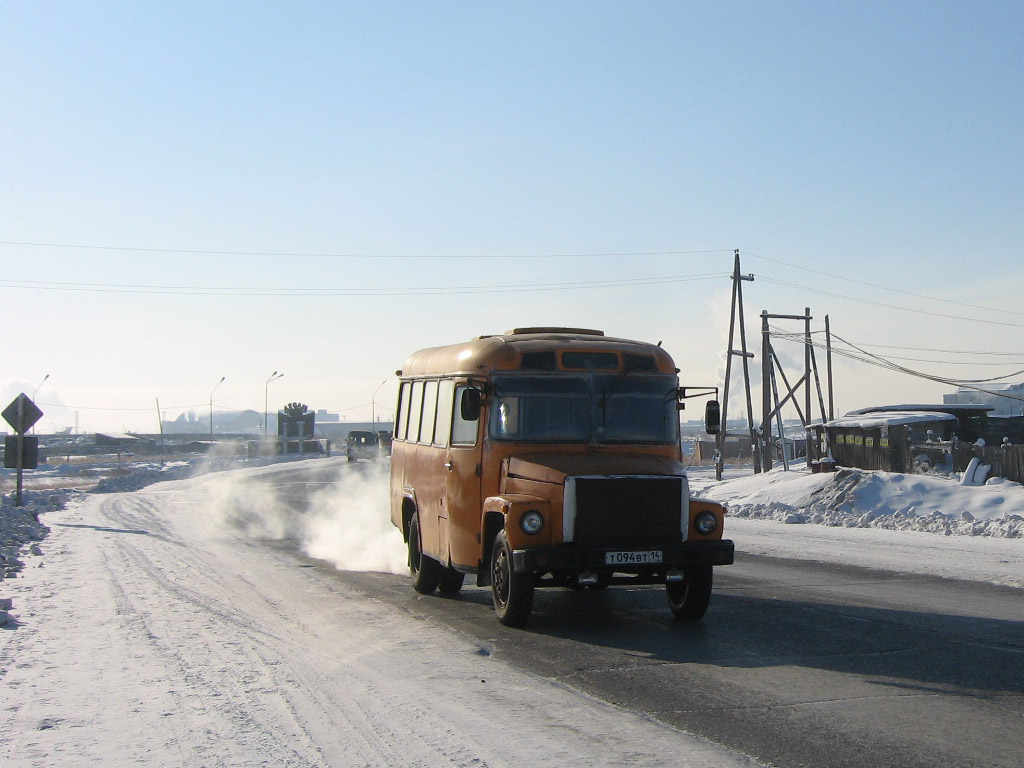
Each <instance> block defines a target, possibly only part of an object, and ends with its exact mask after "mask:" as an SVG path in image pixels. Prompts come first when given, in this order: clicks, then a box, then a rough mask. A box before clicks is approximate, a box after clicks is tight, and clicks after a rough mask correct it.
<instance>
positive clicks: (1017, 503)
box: [690, 467, 1024, 538]
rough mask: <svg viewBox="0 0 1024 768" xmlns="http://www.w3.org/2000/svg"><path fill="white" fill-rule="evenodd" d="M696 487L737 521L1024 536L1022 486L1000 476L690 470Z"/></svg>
mask: <svg viewBox="0 0 1024 768" xmlns="http://www.w3.org/2000/svg"><path fill="white" fill-rule="evenodd" d="M690 484H691V487H692V488H693V489H694V491H695V492H696V493H698V494H699V495H700V496H703V497H704V498H708V499H712V500H714V501H718V502H720V503H722V504H724V505H725V507H726V509H727V510H728V514H729V515H730V516H732V517H736V518H747V519H760V520H775V521H777V522H781V523H789V524H804V523H813V524H819V525H827V526H842V527H846V528H883V529H887V530H896V531H922V532H929V533H940V534H944V535H962V536H998V537H1006V538H1021V537H1024V486H1021V485H1020V484H1019V483H1012V482H1009V481H1007V480H1003V479H1002V478H992V479H990V480H989V481H988V482H987V483H985V484H984V485H980V486H969V485H961V484H960V483H959V482H958V480H957V478H955V477H946V476H940V475H905V474H898V473H892V472H881V471H868V470H859V469H845V468H844V469H840V470H839V471H837V472H825V473H821V474H815V473H811V472H809V471H808V470H807V469H806V468H794V469H790V470H788V471H787V470H785V469H784V468H781V467H780V468H777V469H773V470H772V471H770V472H767V473H762V474H759V475H755V474H751V475H749V476H746V477H739V478H735V479H731V480H723V481H722V482H715V481H714V480H713V479H712V478H711V477H709V476H707V474H706V473H703V472H701V471H699V470H698V471H694V472H691V477H690Z"/></svg>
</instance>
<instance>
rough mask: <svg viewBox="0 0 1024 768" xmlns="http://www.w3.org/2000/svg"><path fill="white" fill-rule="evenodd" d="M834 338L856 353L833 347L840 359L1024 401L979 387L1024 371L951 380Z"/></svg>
mask: <svg viewBox="0 0 1024 768" xmlns="http://www.w3.org/2000/svg"><path fill="white" fill-rule="evenodd" d="M777 335H778V337H779V338H781V339H783V340H785V341H791V342H793V343H796V344H800V345H801V346H803V345H805V344H807V340H806V338H805V337H804V336H803V335H797V334H793V333H786V332H781V331H780V332H778V334H777ZM832 338H833V339H837V340H839V341H841V342H842V343H844V344H847V345H849V346H850V347H851V348H852V349H853V350H855V351H851V350H848V349H842V348H837V347H835V346H833V347H832V354H833V355H839V356H840V357H846V358H849V359H851V360H856V361H858V362H862V363H866V364H868V365H874V366H876V367H879V368H885V369H887V370H890V371H893V372H895V373H902V374H905V375H907V376H913V377H916V378H920V379H925V380H927V381H932V382H935V383H937V384H945V385H946V386H950V387H958V388H960V389H971V390H974V391H976V392H981V393H983V394H987V395H992V396H994V397H1004V398H1007V399H1009V400H1019V401H1024V397H1022V396H1018V395H1011V394H1008V393H1006V392H1000V391H997V390H991V389H985V388H984V387H982V386H979V385H981V384H992V383H995V382H998V381H1002V380H1004V379H1008V378H1011V377H1020V376H1022V375H1024V370H1020V371H1015V372H1013V373H1009V374H1006V375H1004V376H996V377H993V378H989V379H951V378H947V377H945V376H936V375H934V374H929V373H924V372H922V371H915V370H913V369H912V368H907V367H905V366H902V365H899V364H897V363H894V362H893V361H892V360H889V359H887V358H884V357H881V356H879V355H875V354H872V353H871V352H868V351H867V350H864V349H861V348H860V347H858V346H857V345H855V344H853V343H852V342H849V341H847V340H846V339H844V338H842V337H841V336H839V335H837V334H835V333H832ZM811 345H812V346H814V347H816V348H818V349H824V348H825V345H824V344H822V343H821V342H819V341H811Z"/></svg>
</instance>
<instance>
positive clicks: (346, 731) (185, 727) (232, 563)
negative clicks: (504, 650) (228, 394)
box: [0, 475, 753, 768]
mask: <svg viewBox="0 0 1024 768" xmlns="http://www.w3.org/2000/svg"><path fill="white" fill-rule="evenodd" d="M222 482H223V475H210V476H206V477H203V478H199V479H195V480H188V481H178V482H174V483H164V484H160V485H157V486H153V487H152V488H151V489H149V490H148V491H147V492H143V493H133V494H114V495H106V496H103V495H96V496H91V497H88V498H87V500H86V501H85V502H84V503H82V504H80V505H77V506H74V507H72V508H69V509H68V510H66V511H63V512H59V513H53V514H52V515H48V519H47V523H48V524H49V525H50V526H51V528H52V534H51V536H50V537H48V538H47V540H46V542H45V545H44V555H43V557H30V558H28V559H27V566H28V567H27V568H26V570H25V572H24V573H23V575H22V577H21V578H19V579H16V580H8V584H7V585H5V586H6V588H7V590H8V592H7V594H11V595H13V599H14V609H13V610H12V612H11V614H12V616H13V617H14V618H15V623H14V625H13V626H11V625H8V627H7V628H5V629H4V630H2V631H0V642H2V644H3V645H2V651H0V668H2V670H3V672H2V675H3V676H2V679H3V690H4V694H3V709H2V711H3V715H2V717H0V734H2V735H0V743H2V746H3V750H2V753H3V756H4V765H5V766H12V767H13V766H61V767H62V768H67V767H69V766H70V767H74V766H89V768H95V766H100V765H111V766H113V765H117V766H126V765H147V766H274V767H275V768H280V767H282V766H399V765H401V766H474V767H478V766H511V765H516V766H520V765H530V766H565V765H573V764H575V765H579V764H589V765H624V766H629V765H635V766H645V767H646V766H662V765H663V766H669V765H672V766H704V767H707V766H722V767H723V768H726V767H730V766H744V765H752V764H753V763H751V762H750V761H749V760H747V759H746V758H744V757H742V756H739V755H735V754H732V753H730V752H728V751H726V750H724V749H721V748H719V747H717V746H714V745H712V744H709V743H708V742H705V741H703V740H701V739H698V738H696V737H691V736H687V735H685V734H681V733H679V732H677V731H674V730H672V729H670V728H668V727H666V726H663V725H660V724H658V723H656V722H654V721H652V720H650V719H648V718H646V717H643V716H641V715H636V714H632V713H629V712H627V711H624V710H620V709H618V708H615V707H613V706H610V705H608V704H605V703H602V702H600V701H598V700H596V699H592V698H589V697H587V696H585V695H582V694H580V693H578V692H575V691H573V690H571V689H569V688H567V687H565V686H563V685H560V684H557V683H553V682H550V681H546V680H544V679H542V678H539V677H537V676H534V675H532V674H529V673H527V672H522V671H518V670H516V669H514V668H512V667H511V666H509V665H507V664H506V663H504V662H502V661H499V660H497V659H495V658H493V657H492V656H491V655H490V650H489V648H488V647H487V646H486V645H483V644H480V643H477V642H475V641H473V640H471V639H468V638H466V637H464V636H460V635H459V634H457V633H455V632H452V631H449V630H447V629H445V628H443V627H441V626H438V625H436V624H434V623H433V622H431V621H429V620H423V619H421V618H419V617H415V616H412V615H410V614H408V613H406V612H402V611H397V612H396V611H395V610H394V609H393V608H391V607H389V606H387V605H385V604H383V603H380V602H377V601H374V600H372V599H370V600H367V599H364V598H363V597H362V596H361V595H360V594H359V592H357V591H356V590H353V589H351V588H348V587H346V586H345V584H344V583H343V582H342V581H340V580H339V579H337V578H334V577H333V576H332V575H330V574H329V573H324V572H321V571H320V570H318V569H316V568H310V567H303V563H301V562H299V561H298V560H296V559H295V558H294V557H292V556H291V555H289V554H287V553H283V552H280V551H276V550H274V549H273V548H270V547H268V546H266V545H265V544H263V543H258V542H255V541H253V540H252V539H250V538H248V537H246V536H243V535H241V534H239V533H237V532H232V531H231V530H229V529H226V528H224V527H223V526H221V525H220V524H219V523H217V522H216V521H215V520H213V519H211V518H210V517H209V515H208V511H209V508H210V504H211V498H212V497H214V496H217V494H219V493H220V492H221V491H219V490H216V489H217V488H218V487H219V485H220V484H221V483H222Z"/></svg>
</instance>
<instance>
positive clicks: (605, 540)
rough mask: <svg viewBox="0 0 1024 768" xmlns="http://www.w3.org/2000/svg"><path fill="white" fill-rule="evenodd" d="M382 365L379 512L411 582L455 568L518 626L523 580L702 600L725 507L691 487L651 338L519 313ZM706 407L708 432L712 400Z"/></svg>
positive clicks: (441, 581)
mask: <svg viewBox="0 0 1024 768" xmlns="http://www.w3.org/2000/svg"><path fill="white" fill-rule="evenodd" d="M397 373H398V376H399V378H400V386H399V394H398V404H397V409H396V416H395V433H394V437H393V443H392V458H391V483H390V497H391V521H392V522H393V523H394V525H395V526H397V527H398V528H399V529H400V530H401V532H402V534H403V536H404V538H405V541H406V542H407V545H408V550H409V567H410V571H411V573H412V583H413V587H414V588H415V589H416V591H418V592H420V593H423V594H431V593H433V592H434V591H435V590H440V592H442V593H444V594H449V595H451V594H455V593H457V592H458V591H459V590H460V589H461V588H462V586H463V583H464V580H465V577H466V575H467V574H469V575H471V576H475V579H476V584H477V585H478V586H490V587H491V593H492V598H493V602H494V607H495V611H496V613H497V616H498V619H499V621H501V622H502V623H503V624H506V625H509V626H522V625H523V624H525V623H526V622H527V620H528V619H529V616H530V612H531V611H532V608H533V595H534V589H535V588H537V587H546V586H561V587H572V588H577V589H580V588H591V589H599V588H603V587H606V586H608V585H613V584H664V585H665V587H666V592H667V594H668V602H669V606H670V608H671V610H672V613H673V614H674V615H675V616H676V617H677V618H680V619H689V620H697V619H700V618H701V617H702V616H703V615H704V613H705V611H706V610H707V607H708V602H709V600H710V596H711V588H712V567H713V566H716V565H728V564H730V563H732V562H733V553H734V547H733V543H732V542H731V541H728V540H723V538H722V528H723V517H724V509H723V508H722V507H721V506H720V505H718V504H716V503H714V502H710V501H705V500H701V499H697V498H691V496H690V493H689V485H688V483H687V478H686V469H685V466H684V465H683V463H682V450H681V446H680V440H679V410H680V408H682V404H681V402H682V399H683V398H685V397H687V396H689V395H688V393H687V391H686V389H685V388H680V387H679V381H678V378H677V373H678V369H677V368H676V367H675V363H674V362H673V361H672V358H671V357H670V356H669V355H668V353H667V352H666V351H665V350H664V349H662V348H661V346H660V345H654V344H647V343H643V342H637V341H628V340H625V339H616V338H609V337H607V336H605V335H604V334H603V333H602V332H601V331H591V330H582V329H571V328H519V329H515V330H511V331H507V332H506V333H504V334H501V335H494V336H480V337H478V338H475V339H472V340H471V341H467V342H465V343H462V344H453V345H450V346H443V347H434V348H431V349H424V350H421V351H419V352H416V353H415V354H413V355H412V356H411V357H409V359H408V360H407V361H406V362H405V365H404V366H403V368H402V369H401V370H400V371H398V372H397ZM703 389H705V390H709V391H707V392H705V393H704V394H710V390H712V389H713V388H703ZM693 396H696V395H693ZM705 414H706V415H705V418H706V424H705V427H706V429H707V430H708V431H709V432H717V431H718V428H719V424H718V420H719V416H718V403H717V401H714V400H711V401H709V402H708V403H707V407H706V411H705Z"/></svg>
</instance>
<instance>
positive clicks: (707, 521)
mask: <svg viewBox="0 0 1024 768" xmlns="http://www.w3.org/2000/svg"><path fill="white" fill-rule="evenodd" d="M693 527H694V528H696V529H697V533H699V534H701V535H702V536H707V535H708V534H709V533H714V532H715V530H716V529H717V528H718V518H717V517H715V513H714V512H708V511H707V510H704V511H703V512H701V513H699V514H698V515H697V517H695V518H694V520H693Z"/></svg>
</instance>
